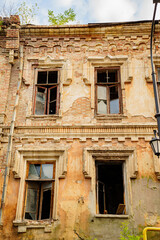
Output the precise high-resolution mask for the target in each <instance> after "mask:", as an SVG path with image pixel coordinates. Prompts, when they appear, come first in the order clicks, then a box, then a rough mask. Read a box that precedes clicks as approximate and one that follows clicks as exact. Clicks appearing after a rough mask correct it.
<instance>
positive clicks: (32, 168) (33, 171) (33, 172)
mask: <svg viewBox="0 0 160 240" xmlns="http://www.w3.org/2000/svg"><path fill="white" fill-rule="evenodd" d="M39 178H40V164H30V165H29V173H28V179H39Z"/></svg>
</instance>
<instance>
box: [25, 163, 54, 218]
mask: <svg viewBox="0 0 160 240" xmlns="http://www.w3.org/2000/svg"><path fill="white" fill-rule="evenodd" d="M30 164H34V165H35V164H39V165H40V177H41V173H42V165H43V164H52V165H53V178H52V179H41V178H40V179H28V174H29V165H30ZM55 169H56V162H55V161H54V162H48V161H43V162H42V161H40V162H39V161H36V162H35V161H34V162H27V171H26V179H25V195H24V207H23V219H24V220H29V219H28V218H25V213H26V202H27V193H28V183H29V182H30V183H32V182H35V183H38V184H39V188H38V191H37V204H36V206H37V207H36V219H35V220H32V221H38V220H48V219H41V217H42V202H43V189H42V188H43V183H45V182H48V183H52V189H51V200H50V214H49V215H50V217H49V219H52V209H53V199H54V187H55ZM40 193H41V196H40V197H39V194H40ZM38 216H39V218H38Z"/></svg>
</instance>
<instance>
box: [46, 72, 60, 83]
mask: <svg viewBox="0 0 160 240" xmlns="http://www.w3.org/2000/svg"><path fill="white" fill-rule="evenodd" d="M57 80H58V72H57V71H50V72H48V83H57Z"/></svg>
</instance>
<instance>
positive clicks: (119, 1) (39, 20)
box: [0, 0, 160, 25]
mask: <svg viewBox="0 0 160 240" xmlns="http://www.w3.org/2000/svg"><path fill="white" fill-rule="evenodd" d="M23 1H26V3H27V5H28V6H32V4H34V3H35V2H36V3H37V4H38V6H39V11H38V14H37V16H36V19H35V20H34V22H33V23H34V24H39V25H48V24H49V23H48V9H49V10H53V12H54V14H55V15H56V14H58V13H63V12H64V11H65V10H67V9H69V8H73V9H74V12H75V13H76V22H75V23H79V24H87V23H104V22H125V21H139V20H152V17H153V10H154V4H153V0H1V1H0V9H1V8H2V6H3V5H4V3H5V2H6V6H9V5H11V4H13V2H14V4H15V5H16V4H19V3H21V2H23ZM156 16H157V17H156V18H157V19H160V4H158V8H157V14H156Z"/></svg>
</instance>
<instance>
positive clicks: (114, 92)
mask: <svg viewBox="0 0 160 240" xmlns="http://www.w3.org/2000/svg"><path fill="white" fill-rule="evenodd" d="M110 113H111V114H116V113H119V97H118V86H114V87H111V88H110Z"/></svg>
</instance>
